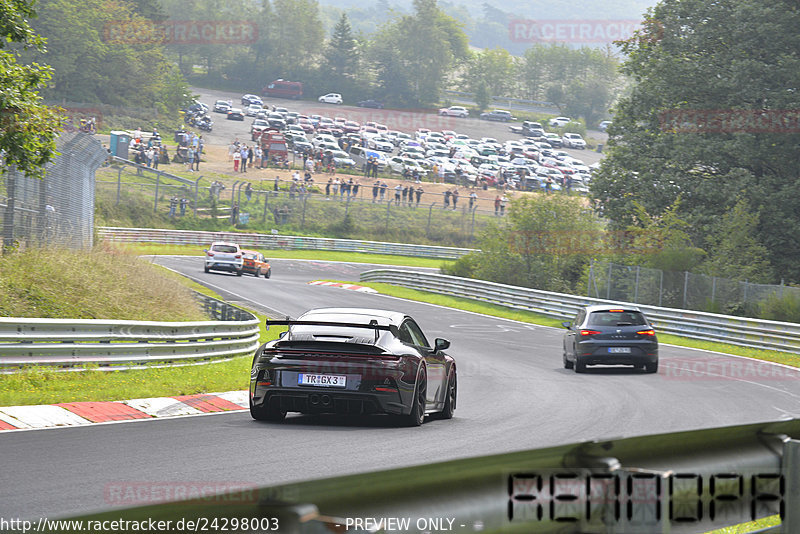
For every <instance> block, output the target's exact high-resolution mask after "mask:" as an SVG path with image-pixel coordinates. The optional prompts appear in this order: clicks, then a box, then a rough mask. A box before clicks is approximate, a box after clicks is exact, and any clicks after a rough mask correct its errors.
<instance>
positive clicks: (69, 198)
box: [0, 132, 108, 249]
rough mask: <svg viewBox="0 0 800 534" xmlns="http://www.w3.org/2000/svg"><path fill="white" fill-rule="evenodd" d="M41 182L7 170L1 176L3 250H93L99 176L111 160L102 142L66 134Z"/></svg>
mask: <svg viewBox="0 0 800 534" xmlns="http://www.w3.org/2000/svg"><path fill="white" fill-rule="evenodd" d="M57 150H58V153H59V154H58V155H57V156H56V157H55V158H54V159H53V161H52V162H50V163H49V164H48V165H47V166H46V172H45V176H44V178H43V179H41V180H40V179H37V178H30V177H28V176H25V175H24V174H22V173H20V172H18V171H17V170H15V169H14V168H9V169H8V170H7V172H6V173H4V174H3V176H2V177H0V217H2V220H3V229H2V234H3V240H2V242H3V247H4V248H13V247H20V248H26V247H31V246H49V245H57V246H61V247H66V248H73V249H75V248H89V247H91V246H92V236H93V232H94V199H95V176H94V173H95V171H96V170H97V168H98V167H99V166H100V165H102V164H103V162H104V161H105V160H106V157H107V156H108V153H107V152H106V150H105V149H104V148H103V147H102V145H101V144H100V142H99V141H97V140H96V139H94V138H93V137H92V136H90V135H87V134H82V133H74V132H72V133H64V134H62V135H61V136H60V137H59V138H58V141H57Z"/></svg>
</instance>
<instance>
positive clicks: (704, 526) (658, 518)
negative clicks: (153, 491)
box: [73, 419, 800, 534]
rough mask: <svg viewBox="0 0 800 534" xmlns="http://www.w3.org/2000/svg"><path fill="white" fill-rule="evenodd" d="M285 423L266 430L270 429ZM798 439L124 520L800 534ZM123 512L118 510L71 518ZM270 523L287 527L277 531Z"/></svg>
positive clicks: (168, 510) (290, 487) (305, 491)
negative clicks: (741, 528) (771, 527)
mask: <svg viewBox="0 0 800 534" xmlns="http://www.w3.org/2000/svg"><path fill="white" fill-rule="evenodd" d="M253 425H258V423H253ZM276 428H277V427H275V426H274V425H265V426H264V430H265V431H270V430H274V429H276ZM799 437H800V419H794V420H788V421H777V422H765V423H757V424H749V425H740V426H732V427H723V428H712V429H704V430H694V431H687V432H677V433H673V434H659V435H651V436H640V437H632V438H622V439H613V440H607V441H589V442H582V443H573V444H568V445H561V446H557V447H551V448H546V449H537V450H528V451H520V452H513V453H507V454H500V455H493V456H485V457H480V458H468V459H461V460H453V461H448V462H440V463H434V464H429V465H421V466H416V467H407V468H401V469H392V470H386V471H378V472H371V473H365V474H358V475H350V476H343V477H336V478H328V479H322V480H311V481H306V482H298V483H293V484H285V485H281V486H271V487H260V488H255V487H254V488H252V489H244V490H243V491H236V492H231V493H227V494H225V495H221V496H218V497H214V496H210V495H204V496H202V497H201V498H198V499H195V500H190V501H178V502H169V503H161V504H154V505H150V506H144V507H138V508H129V509H126V510H125V516H124V517H125V519H126V520H134V521H141V520H148V519H153V520H164V521H167V520H171V521H173V525H175V523H174V521H176V520H180V519H183V520H184V525H185V521H189V520H192V521H198V520H199V521H205V522H207V523H208V524H212V523H213V521H214V520H215V519H216V520H217V522H218V523H219V524H222V522H223V521H224V520H225V519H228V520H229V521H230V518H247V520H248V521H250V523H248V524H247V525H248V528H245V529H243V530H246V531H247V532H267V531H275V530H277V531H279V532H282V533H286V534H292V533H304V534H305V533H325V532H328V533H330V532H367V531H369V532H376V531H381V532H444V531H447V532H455V533H468V532H469V533H474V532H482V533H539V532H558V533H562V534H566V533H578V532H580V533H611V532H613V533H615V534H623V533H628V534H630V533H637V534H641V533H648V534H651V533H670V534H678V533H687V532H692V533H697V532H707V531H709V530H711V529H712V528H720V527H726V526H730V525H735V524H739V523H743V522H747V521H751V520H753V519H761V518H764V517H768V516H772V515H776V514H781V515H782V516H783V517H782V521H783V525H782V529H783V530H781V532H786V533H795V534H796V533H797V532H800V441H797V438H799ZM422 454H423V456H421V457H420V459H421V460H422V459H424V452H422ZM119 515H120V512H119V511H118V510H112V511H109V512H105V513H101V514H94V515H89V516H84V517H81V518H73V519H83V520H84V521H86V520H93V521H96V520H104V519H116V518H118V517H119ZM366 518H371V519H374V520H375V521H378V520H380V519H381V518H383V519H384V520H385V519H387V518H393V519H395V520H400V519H408V520H409V521H410V522H411V528H405V529H403V528H398V527H397V523H394V524H395V527H394V528H386V524H384V530H380V529H377V528H369V527H366V525H365V519H366ZM358 519H360V520H361V523H360V525H361V526H360V528H359V526H358V524H356V523H355V521H356V520H358ZM262 520H275V521H276V522H277V525H275V524H271V525H270V526H271V527H272V530H270V529H269V527H266V526H264V523H262ZM420 520H422V521H423V522H424V524H425V526H427V528H424V527H421V525H420V523H418V521H420ZM434 520H438V521H439V523H438V525H439V527H438V528H437V527H436V526H432V525H433V521H434ZM254 525H255V526H254ZM276 526H277V527H279V528H278V529H276V528H275V527H276ZM371 526H372V527H374V526H375V523H372V524H371Z"/></svg>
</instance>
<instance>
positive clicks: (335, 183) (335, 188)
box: [331, 178, 339, 200]
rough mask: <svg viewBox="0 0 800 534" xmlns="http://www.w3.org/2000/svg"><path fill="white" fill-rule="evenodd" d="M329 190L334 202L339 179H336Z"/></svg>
mask: <svg viewBox="0 0 800 534" xmlns="http://www.w3.org/2000/svg"><path fill="white" fill-rule="evenodd" d="M331 189H332V190H333V199H334V200H336V197H337V196H338V195H339V179H338V178H336V179H335V180H334V181H333V186H331Z"/></svg>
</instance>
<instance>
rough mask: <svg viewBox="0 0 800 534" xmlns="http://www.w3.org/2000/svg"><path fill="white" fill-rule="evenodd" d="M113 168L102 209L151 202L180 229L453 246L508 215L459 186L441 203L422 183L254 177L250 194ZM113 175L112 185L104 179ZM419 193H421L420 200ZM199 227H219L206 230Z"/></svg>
mask: <svg viewBox="0 0 800 534" xmlns="http://www.w3.org/2000/svg"><path fill="white" fill-rule="evenodd" d="M113 170H114V171H115V172H114V173H113V174H111V175H110V176H109V175H107V176H104V177H105V178H106V180H103V179H100V180H98V182H97V191H98V193H97V194H98V202H99V203H101V204H102V203H105V204H104V205H109V206H110V205H111V204H113V205H114V206H118V205H123V206H125V205H126V204H127V205H131V206H132V205H134V204H135V203H136V202H139V203H141V205H142V206H144V205H147V204H149V205H150V206H152V209H153V212H155V213H158V214H160V215H162V216H163V215H166V216H168V217H169V218H171V219H173V220H174V221H175V223H176V224H177V225H178V227H181V218H182V217H184V216H189V215H196V216H197V217H198V218H199V219H217V220H218V221H219V225H220V226H221V227H223V226H227V225H235V226H236V227H237V228H239V229H241V230H250V231H270V230H272V229H274V230H276V231H278V232H280V233H283V234H285V233H292V232H310V233H316V232H324V233H326V234H329V235H330V234H332V235H336V236H339V237H347V236H349V235H353V234H354V233H357V234H359V235H364V236H366V237H365V238H366V239H374V240H386V239H390V240H392V241H398V242H415V240H416V239H419V238H425V239H427V240H429V241H438V240H440V239H443V238H445V237H446V238H447V239H450V240H454V241H455V242H453V243H450V242H449V241H448V243H447V244H450V245H452V246H469V245H470V244H472V243H474V241H475V238H476V237H477V235H478V234H479V232H480V231H481V230H482V229H483V228H485V227H486V226H487V225H488V224H489V223H490V221H498V220H501V218H502V216H503V215H505V213H506V202H505V201H504V202H503V203H502V208H499V206H498V209H497V211H495V210H494V209H493V208H489V209H486V202H485V200H486V198H489V199H491V198H493V197H495V196H497V195H498V193H499V194H502V193H500V192H498V191H491V190H490V191H479V192H478V193H477V194H479V195H480V196H481V197H482V198H483V199H484V203H483V206H482V207H479V206H478V204H477V203H475V204H473V205H471V203H470V199H469V194H470V192H471V190H470V189H468V188H465V187H460V188H459V190H460V192H461V195H460V198H459V199H458V200H457V202H455V203H454V201H453V197H452V196H450V197H448V198H447V199H445V195H444V194H442V193H438V192H433V191H424V189H425V187H426V185H427V183H420V184H417V183H414V182H411V181H409V182H406V183H404V185H406V187H408V188H410V189H413V190H414V192H413V193H409V192H408V190H407V192H406V193H405V194H404V193H403V192H402V190H395V189H394V186H390V187H387V188H380V189H378V190H377V192H374V191H373V189H374V184H373V183H372V182H371V181H369V182H367V183H362V184H360V185H359V187H358V190H357V191H353V190H352V189H351V190H349V191H347V192H346V193H342V191H341V189H339V190H338V191H337V192H335V193H334V190H333V189H329V190H328V191H327V192H326V182H325V181H321V182H316V183H314V184H313V185H312V184H304V183H302V182H301V183H296V182H294V181H292V180H278V181H277V182H275V181H274V180H270V179H263V180H258V179H256V180H253V183H252V184H251V185H252V189H251V190H250V192H249V193H248V190H247V187H246V186H247V184H248V183H249V182H247V181H236V182H234V184H233V185H231V184H228V185H227V186H221V185H219V183H218V182H211V180H209V179H205V178H203V175H202V171H200V172H199V173H198V176H197V178H196V179H195V181H194V182H192V181H189V180H186V179H185V178H181V177H177V176H175V175H173V174H170V173H167V172H164V171H161V170H154V169H150V168H148V167H144V166H141V165H134V164H132V163H130V162H123V161H121V160H119V159H117V160H116V161H115V163H114V166H113ZM114 175H116V176H114ZM111 176H114V178H116V179H115V180H113V181H112V180H108V179H107V178H110V177H111ZM323 176H324V175H323ZM348 178H349V177H348ZM324 179H325V178H323V180H324ZM365 181H366V180H365ZM209 184H210V185H209ZM215 184H216V185H215ZM306 186H308V188H307V189H306ZM418 187H421V188H423V191H420V192H419V194H417V193H416V188H418ZM453 187H455V186H453ZM373 193H375V194H374V196H373ZM137 199H138V200H137ZM492 205H493V204H490V206H492ZM454 208H455V209H454ZM126 224H127V223H126ZM202 228H203V229H216V228H210V227H208V226H207V225H205V226H202Z"/></svg>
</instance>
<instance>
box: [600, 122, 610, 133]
mask: <svg viewBox="0 0 800 534" xmlns="http://www.w3.org/2000/svg"><path fill="white" fill-rule="evenodd" d="M609 126H611V121H602V122H601V123H600V124H598V125H597V129H598V130H600V131H601V132H605V131H606V130H608V127H609Z"/></svg>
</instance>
